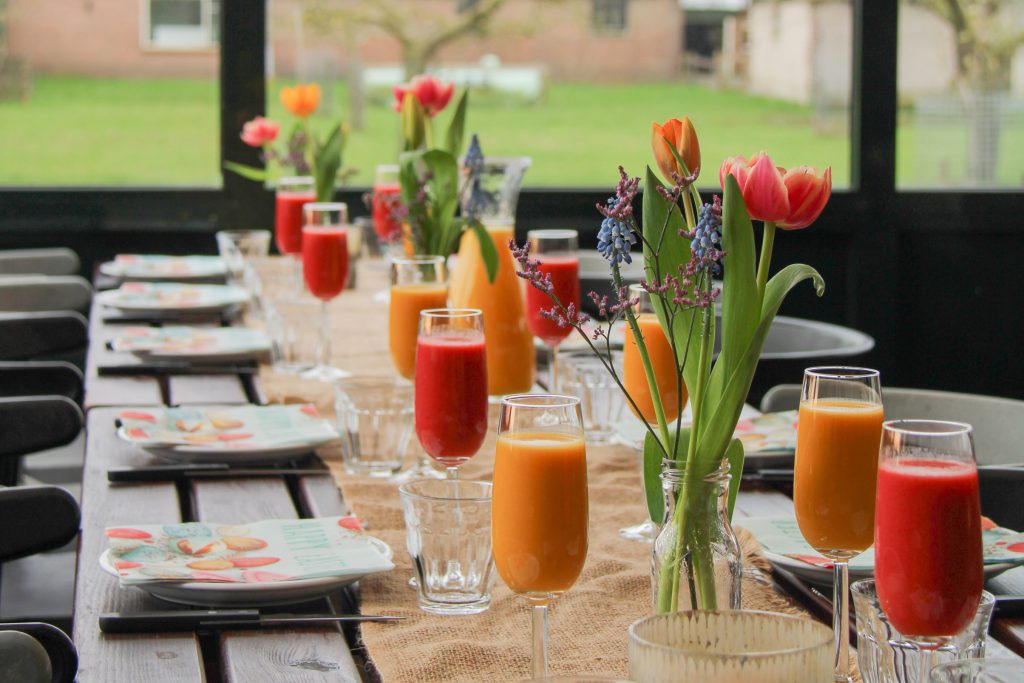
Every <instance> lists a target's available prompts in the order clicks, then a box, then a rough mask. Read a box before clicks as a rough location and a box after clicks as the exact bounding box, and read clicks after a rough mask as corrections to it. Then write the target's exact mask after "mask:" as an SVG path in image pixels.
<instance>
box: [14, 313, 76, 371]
mask: <svg viewBox="0 0 1024 683" xmlns="http://www.w3.org/2000/svg"><path fill="white" fill-rule="evenodd" d="M88 339H89V321H87V320H86V319H85V317H84V316H82V315H81V314H80V313H76V312H74V311H45V312H42V313H2V312H0V359H3V360H17V359H20V358H39V357H41V356H48V355H53V354H62V353H68V352H73V351H76V350H79V349H83V348H84V347H85V345H86V342H87V341H88Z"/></svg>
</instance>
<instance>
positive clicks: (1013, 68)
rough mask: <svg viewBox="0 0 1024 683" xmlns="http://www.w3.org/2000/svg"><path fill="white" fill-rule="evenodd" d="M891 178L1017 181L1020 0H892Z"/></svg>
mask: <svg viewBox="0 0 1024 683" xmlns="http://www.w3.org/2000/svg"><path fill="white" fill-rule="evenodd" d="M899 24H900V25H899V95H900V113H899V126H898V128H897V156H896V165H897V183H898V185H900V186H901V187H923V188H943V187H968V188H989V187H1022V186H1024V156H1022V155H1021V154H1020V150H1021V149H1024V1H1022V0H944V1H943V2H938V1H937V0H916V1H915V2H903V3H901V4H900V18H899Z"/></svg>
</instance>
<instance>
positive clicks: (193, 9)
mask: <svg viewBox="0 0 1024 683" xmlns="http://www.w3.org/2000/svg"><path fill="white" fill-rule="evenodd" d="M147 1H148V3H149V13H148V15H147V19H148V21H149V26H148V31H147V32H146V40H145V42H146V43H147V44H148V46H149V47H157V48H164V49H178V50H183V49H184V50H187V49H196V48H207V47H211V46H213V45H216V44H217V43H218V41H219V38H220V36H219V24H220V0H147Z"/></svg>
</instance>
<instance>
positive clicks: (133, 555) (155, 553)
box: [118, 545, 168, 562]
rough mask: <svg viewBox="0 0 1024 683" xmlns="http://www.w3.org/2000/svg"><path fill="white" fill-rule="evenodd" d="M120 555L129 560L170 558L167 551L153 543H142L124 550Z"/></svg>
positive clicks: (161, 560)
mask: <svg viewBox="0 0 1024 683" xmlns="http://www.w3.org/2000/svg"><path fill="white" fill-rule="evenodd" d="M118 557H120V558H121V559H122V560H128V561H129V562H163V561H165V560H167V559H168V555H167V552H166V551H165V550H162V549H161V548H158V547H156V546H152V545H140V546H136V547H134V548H131V549H130V550H125V551H124V552H119V553H118Z"/></svg>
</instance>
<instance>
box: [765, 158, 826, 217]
mask: <svg viewBox="0 0 1024 683" xmlns="http://www.w3.org/2000/svg"><path fill="white" fill-rule="evenodd" d="M782 182H784V183H785V184H786V191H787V192H788V194H789V215H788V216H786V219H785V220H782V221H779V223H778V225H779V227H780V228H782V229H784V230H799V229H801V228H806V227H807V226H808V225H810V224H811V223H813V222H814V221H815V220H817V219H818V216H820V215H821V212H822V210H823V209H824V208H825V204H827V203H828V199H829V197H831V196H832V167H831V166H829V167H828V168H826V169H825V172H824V173H822V174H821V176H820V177H819V176H818V169H816V168H812V167H810V166H798V167H796V168H791V169H789V170H788V171H786V174H785V175H784V176H783V177H782Z"/></svg>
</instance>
